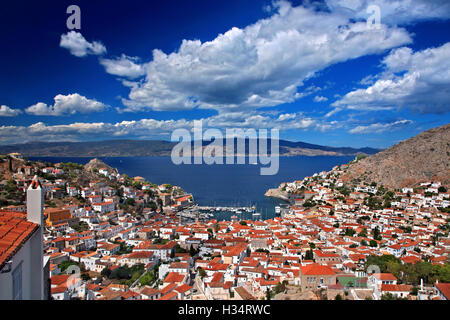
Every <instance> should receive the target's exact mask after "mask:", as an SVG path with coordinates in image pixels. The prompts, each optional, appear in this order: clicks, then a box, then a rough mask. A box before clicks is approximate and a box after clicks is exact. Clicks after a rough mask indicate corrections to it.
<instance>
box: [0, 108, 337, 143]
mask: <svg viewBox="0 0 450 320" xmlns="http://www.w3.org/2000/svg"><path fill="white" fill-rule="evenodd" d="M201 120H203V128H204V129H207V128H216V129H219V130H225V129H227V128H242V129H248V128H253V129H256V130H257V129H272V128H276V129H279V130H280V131H284V130H290V129H296V130H317V131H329V130H333V129H336V128H340V127H341V126H342V124H341V123H337V122H329V123H327V122H324V121H323V120H320V119H314V118H311V117H307V116H305V115H303V114H302V113H300V112H298V113H289V114H287V113H286V114H273V113H270V112H269V113H257V112H254V111H252V112H243V111H237V112H229V113H224V114H218V115H215V116H211V117H209V118H204V119H201ZM180 128H184V129H188V130H192V129H193V120H185V119H178V120H156V119H141V120H133V121H121V122H117V123H104V122H96V123H82V122H76V123H72V124H62V125H46V124H45V123H43V122H37V123H35V124H32V125H30V126H0V144H3V145H5V144H15V143H25V142H30V141H83V140H93V139H94V138H95V139H108V138H111V137H116V138H119V137H123V138H127V139H128V138H138V139H145V138H147V139H149V138H160V139H167V140H168V139H170V135H171V133H172V132H173V131H174V130H175V129H180ZM223 134H225V131H223Z"/></svg>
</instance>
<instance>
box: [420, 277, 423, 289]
mask: <svg viewBox="0 0 450 320" xmlns="http://www.w3.org/2000/svg"><path fill="white" fill-rule="evenodd" d="M420 291H423V279H422V278H420Z"/></svg>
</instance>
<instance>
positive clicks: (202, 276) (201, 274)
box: [197, 268, 206, 279]
mask: <svg viewBox="0 0 450 320" xmlns="http://www.w3.org/2000/svg"><path fill="white" fill-rule="evenodd" d="M197 271H198V275H199V276H200V278H201V279H203V278H204V277H206V271H205V270H203V268H198V270H197Z"/></svg>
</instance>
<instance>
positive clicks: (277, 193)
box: [264, 188, 289, 202]
mask: <svg viewBox="0 0 450 320" xmlns="http://www.w3.org/2000/svg"><path fill="white" fill-rule="evenodd" d="M264 196H266V197H272V198H278V199H281V200H284V201H288V202H289V195H288V194H287V193H286V192H284V191H281V190H280V189H278V188H272V189H269V190H267V192H266V193H265V194H264Z"/></svg>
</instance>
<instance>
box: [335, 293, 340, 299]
mask: <svg viewBox="0 0 450 320" xmlns="http://www.w3.org/2000/svg"><path fill="white" fill-rule="evenodd" d="M334 300H342V297H341V295H340V294H339V293H338V294H337V295H336V297H334Z"/></svg>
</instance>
